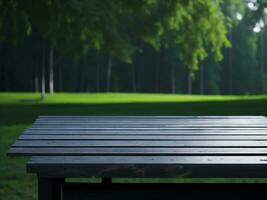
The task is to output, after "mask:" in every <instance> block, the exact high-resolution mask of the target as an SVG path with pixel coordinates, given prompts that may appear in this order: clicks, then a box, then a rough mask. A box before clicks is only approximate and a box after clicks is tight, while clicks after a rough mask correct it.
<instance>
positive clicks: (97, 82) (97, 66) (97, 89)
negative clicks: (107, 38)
mask: <svg viewBox="0 0 267 200" xmlns="http://www.w3.org/2000/svg"><path fill="white" fill-rule="evenodd" d="M99 72H100V64H99V54H98V53H96V71H95V73H96V74H95V76H96V91H97V92H99V91H100V87H99Z"/></svg>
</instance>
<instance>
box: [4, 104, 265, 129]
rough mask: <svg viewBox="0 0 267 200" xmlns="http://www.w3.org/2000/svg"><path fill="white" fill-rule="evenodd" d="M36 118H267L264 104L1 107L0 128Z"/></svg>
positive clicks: (36, 105)
mask: <svg viewBox="0 0 267 200" xmlns="http://www.w3.org/2000/svg"><path fill="white" fill-rule="evenodd" d="M38 115H267V101H266V100H235V101H209V102H188V103H184V102H182V103H181V102H177V103H170V102H162V103H110V104H31V105H29V104H27V105H21V104H17V105H16V104H12V105H8V104H2V105H1V104H0V116H1V119H0V125H14V124H25V123H27V124H28V123H32V122H33V120H34V119H35V118H36V117H37V116H38Z"/></svg>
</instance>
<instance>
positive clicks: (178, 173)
mask: <svg viewBox="0 0 267 200" xmlns="http://www.w3.org/2000/svg"><path fill="white" fill-rule="evenodd" d="M266 170H267V156H41V157H38V156H37V157H35V156H34V157H32V158H31V160H30V161H29V162H28V164H27V172H29V173H38V174H39V175H40V176H44V177H46V176H47V177H49V176H52V177H53V176H57V177H92V176H93V177H110V178H113V177H128V178H129V177H146V178H147V177H213V178H215V177H239V178H240V177H267V174H266Z"/></svg>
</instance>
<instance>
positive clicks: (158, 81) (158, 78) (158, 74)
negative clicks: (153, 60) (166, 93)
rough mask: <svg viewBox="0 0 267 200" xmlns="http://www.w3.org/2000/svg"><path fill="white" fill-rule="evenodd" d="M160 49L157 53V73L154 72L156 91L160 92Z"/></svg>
mask: <svg viewBox="0 0 267 200" xmlns="http://www.w3.org/2000/svg"><path fill="white" fill-rule="evenodd" d="M160 72H161V49H160V50H159V54H158V64H157V73H156V81H157V83H156V92H158V93H160V92H161V88H160V87H161V73H160Z"/></svg>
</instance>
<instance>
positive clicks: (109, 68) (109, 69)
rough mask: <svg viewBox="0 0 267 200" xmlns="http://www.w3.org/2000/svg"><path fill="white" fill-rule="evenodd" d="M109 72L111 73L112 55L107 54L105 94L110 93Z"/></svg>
mask: <svg viewBox="0 0 267 200" xmlns="http://www.w3.org/2000/svg"><path fill="white" fill-rule="evenodd" d="M111 72H112V55H111V54H109V59H108V69H107V92H110V86H111Z"/></svg>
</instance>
